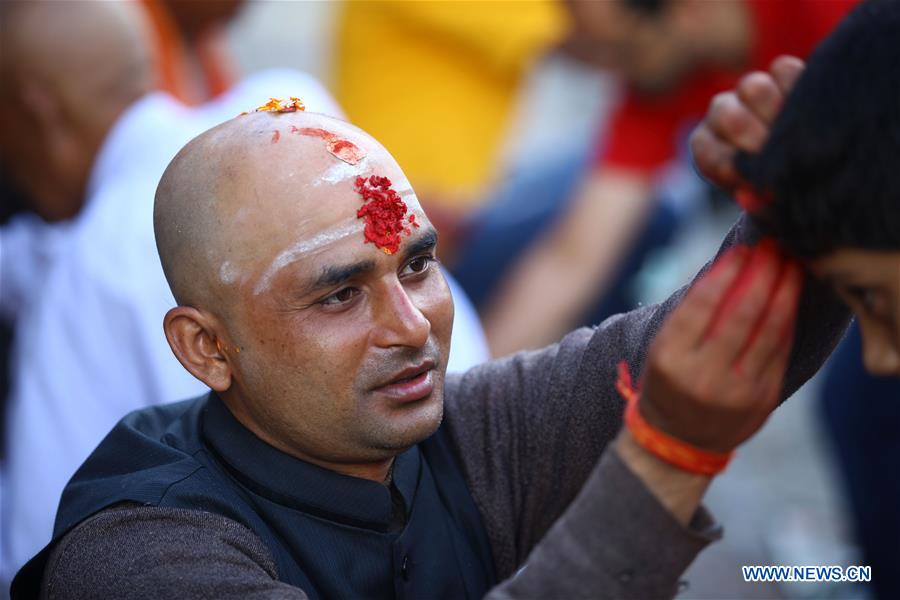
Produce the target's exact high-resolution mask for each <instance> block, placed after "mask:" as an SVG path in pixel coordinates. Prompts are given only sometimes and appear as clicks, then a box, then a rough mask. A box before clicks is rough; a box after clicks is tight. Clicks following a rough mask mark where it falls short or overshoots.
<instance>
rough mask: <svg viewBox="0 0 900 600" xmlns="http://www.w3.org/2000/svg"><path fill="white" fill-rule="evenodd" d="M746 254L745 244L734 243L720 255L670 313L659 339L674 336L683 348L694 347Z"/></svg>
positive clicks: (741, 265)
mask: <svg viewBox="0 0 900 600" xmlns="http://www.w3.org/2000/svg"><path fill="white" fill-rule="evenodd" d="M749 253H750V252H749V249H748V248H747V247H746V246H737V247H734V248H732V249H731V250H729V251H728V252H726V253H725V254H723V255H722V256H721V257H719V259H717V260H716V262H715V263H713V265H712V266H711V267H710V269H709V271H707V272H706V273H705V274H704V275H703V276H702V277H701V278H700V279H699V280H698V281H697V282H696V283H695V284H694V285H693V286H692V287H691V289H690V290H689V291H688V293H687V295H686V296H685V297H684V299H683V300H682V301H681V305H680V306H679V307H678V308H677V309H675V311H674V312H673V313H672V314H671V316H670V317H669V319H668V321H667V322H666V325H665V326H664V327H663V330H662V331H661V332H660V334H659V339H660V340H668V339H673V338H674V339H676V340H678V342H679V344H680V345H681V346H682V347H685V348H694V347H696V346H697V345H698V343H699V342H700V339H701V336H702V335H703V332H704V331H706V330H707V328H708V327H709V323H710V319H712V318H713V316H714V314H715V311H716V307H717V306H718V305H719V304H720V303H721V301H722V299H723V298H724V296H725V294H727V293H728V290H729V289H730V288H731V286H732V285H733V284H734V282H735V280H736V279H737V277H738V275H740V273H741V269H742V268H743V266H744V263H745V262H746V260H747V257H748V255H749ZM662 343H665V341H663V342H662Z"/></svg>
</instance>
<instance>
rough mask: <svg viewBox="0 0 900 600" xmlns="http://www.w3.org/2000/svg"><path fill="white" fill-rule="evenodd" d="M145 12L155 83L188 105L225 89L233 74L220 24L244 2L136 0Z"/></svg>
mask: <svg viewBox="0 0 900 600" xmlns="http://www.w3.org/2000/svg"><path fill="white" fill-rule="evenodd" d="M140 2H141V4H142V5H143V7H144V10H145V12H146V14H147V16H148V19H149V22H150V25H151V29H150V36H151V40H152V44H153V47H154V54H155V56H154V58H155V59H156V65H157V72H158V77H159V87H160V89H163V90H165V91H167V92H169V93H170V94H171V95H172V96H174V97H175V98H177V99H178V100H180V101H181V102H183V103H184V104H188V105H196V104H202V103H203V102H206V101H208V100H211V99H212V98H215V97H216V96H219V95H220V94H222V93H224V92H225V91H226V90H228V88H230V87H231V86H232V85H233V84H234V82H235V80H236V73H235V67H234V65H233V61H232V59H231V56H230V53H229V51H228V48H227V46H226V40H225V31H224V30H225V26H226V24H227V23H228V22H229V21H231V20H232V19H234V18H235V17H236V16H237V15H238V13H239V12H240V9H241V7H242V6H243V5H244V0H203V1H202V2H198V1H196V0H140Z"/></svg>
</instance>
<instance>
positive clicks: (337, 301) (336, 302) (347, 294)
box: [320, 287, 359, 306]
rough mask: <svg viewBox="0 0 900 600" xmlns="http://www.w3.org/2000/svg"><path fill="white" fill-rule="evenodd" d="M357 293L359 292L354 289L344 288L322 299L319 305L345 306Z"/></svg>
mask: <svg viewBox="0 0 900 600" xmlns="http://www.w3.org/2000/svg"><path fill="white" fill-rule="evenodd" d="M358 293H359V290H358V289H356V288H351V287H348V288H344V289H342V290H339V291H337V292H335V293H333V294H331V295H330V296H327V297H325V298H323V299H322V301H321V302H320V304H323V305H325V306H340V305H341V304H346V303H347V302H350V301H351V300H353V299H354V298H355V297H356V295H357V294H358Z"/></svg>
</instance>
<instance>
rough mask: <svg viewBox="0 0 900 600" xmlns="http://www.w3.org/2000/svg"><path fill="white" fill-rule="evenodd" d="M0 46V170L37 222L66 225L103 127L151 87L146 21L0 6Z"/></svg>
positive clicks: (111, 10) (97, 6) (114, 13)
mask: <svg viewBox="0 0 900 600" xmlns="http://www.w3.org/2000/svg"><path fill="white" fill-rule="evenodd" d="M0 40H2V43H3V48H2V52H0V166H2V168H3V170H4V171H6V174H7V175H8V176H10V177H11V179H12V180H13V181H14V183H15V184H16V187H17V188H19V189H20V190H21V191H22V192H23V193H24V194H25V195H26V196H27V197H28V199H29V201H30V202H31V203H32V205H33V208H34V209H35V210H36V211H37V212H38V213H40V214H41V215H42V216H43V217H44V218H46V219H49V220H61V219H67V218H71V217H73V216H75V215H76V214H77V213H78V211H79V210H80V209H81V206H82V203H83V201H84V194H85V188H86V186H87V179H88V175H89V173H90V170H91V167H92V165H93V162H94V159H95V157H96V155H97V153H98V152H99V149H100V146H101V144H102V142H103V140H104V139H105V138H106V135H107V134H108V133H109V130H110V128H111V127H112V126H113V124H114V123H115V122H116V120H117V119H118V118H119V116H120V115H121V114H122V112H123V111H124V110H125V109H126V108H128V106H130V105H131V104H132V103H133V102H135V101H136V100H138V99H139V98H140V97H141V96H143V95H144V94H146V93H147V92H149V91H150V90H151V89H152V88H153V87H154V83H155V79H154V73H155V71H154V68H153V62H152V60H151V56H152V52H151V46H150V43H149V38H148V36H147V31H146V30H145V22H144V13H143V11H142V9H141V7H140V5H139V4H138V3H137V2H95V1H78V0H63V1H60V0H56V1H49V0H0Z"/></svg>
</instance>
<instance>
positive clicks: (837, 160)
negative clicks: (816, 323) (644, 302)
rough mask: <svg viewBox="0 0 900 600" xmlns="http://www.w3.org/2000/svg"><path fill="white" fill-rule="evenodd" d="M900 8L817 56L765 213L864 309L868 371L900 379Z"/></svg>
mask: <svg viewBox="0 0 900 600" xmlns="http://www.w3.org/2000/svg"><path fill="white" fill-rule="evenodd" d="M898 41H900V3H898V2H890V1H885V0H876V1H870V2H867V3H865V4H863V5H861V6H859V7H857V8H856V10H854V11H853V12H852V13H851V14H850V15H848V16H847V18H846V19H845V20H844V21H843V22H842V23H841V25H840V26H839V27H838V28H837V29H836V30H835V32H834V33H833V34H832V35H831V36H830V37H829V38H828V39H826V40H825V41H824V42H823V43H822V44H821V45H820V46H819V48H817V49H816V51H815V52H814V54H813V55H812V56H811V58H810V60H809V63H808V65H807V67H806V70H805V71H804V73H803V75H802V77H801V78H800V80H799V81H798V82H797V84H796V87H795V88H794V90H793V91H792V92H791V94H790V96H789V98H788V99H787V101H786V102H785V105H784V107H783V109H782V111H781V114H780V115H779V117H778V119H777V120H776V122H775V124H774V126H773V128H772V132H771V136H770V138H769V141H768V142H767V144H766V146H765V148H763V150H762V152H760V153H759V154H757V155H742V156H739V157H738V169H739V170H740V171H741V173H742V174H743V175H744V177H745V178H746V179H747V180H748V181H749V182H750V183H751V184H752V185H753V187H755V188H756V190H757V192H758V193H760V194H762V195H763V196H764V197H765V198H767V199H769V203H768V204H767V205H766V207H765V209H764V210H763V211H762V212H761V213H759V214H757V215H756V217H755V219H756V221H757V222H758V223H759V225H760V226H761V227H762V229H763V230H764V231H766V232H767V233H769V234H770V235H772V236H774V237H775V238H776V239H778V240H779V241H780V242H781V243H782V244H783V246H784V247H785V248H786V249H787V250H788V251H789V252H791V253H792V254H794V255H796V256H798V257H800V258H803V259H807V260H808V261H809V265H810V267H811V269H812V270H813V272H814V273H816V274H817V275H819V276H820V277H822V278H824V279H827V280H829V281H831V282H832V283H833V285H834V287H835V290H836V291H837V292H838V293H839V294H840V295H841V296H842V297H843V298H844V299H845V300H846V301H847V303H848V304H849V305H850V306H851V307H852V308H853V310H854V312H855V313H856V315H857V317H858V319H859V322H860V326H861V328H862V331H863V338H864V340H865V346H866V348H865V361H866V366H867V368H868V369H869V370H870V371H872V372H875V373H892V374H897V375H900V43H898Z"/></svg>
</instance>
